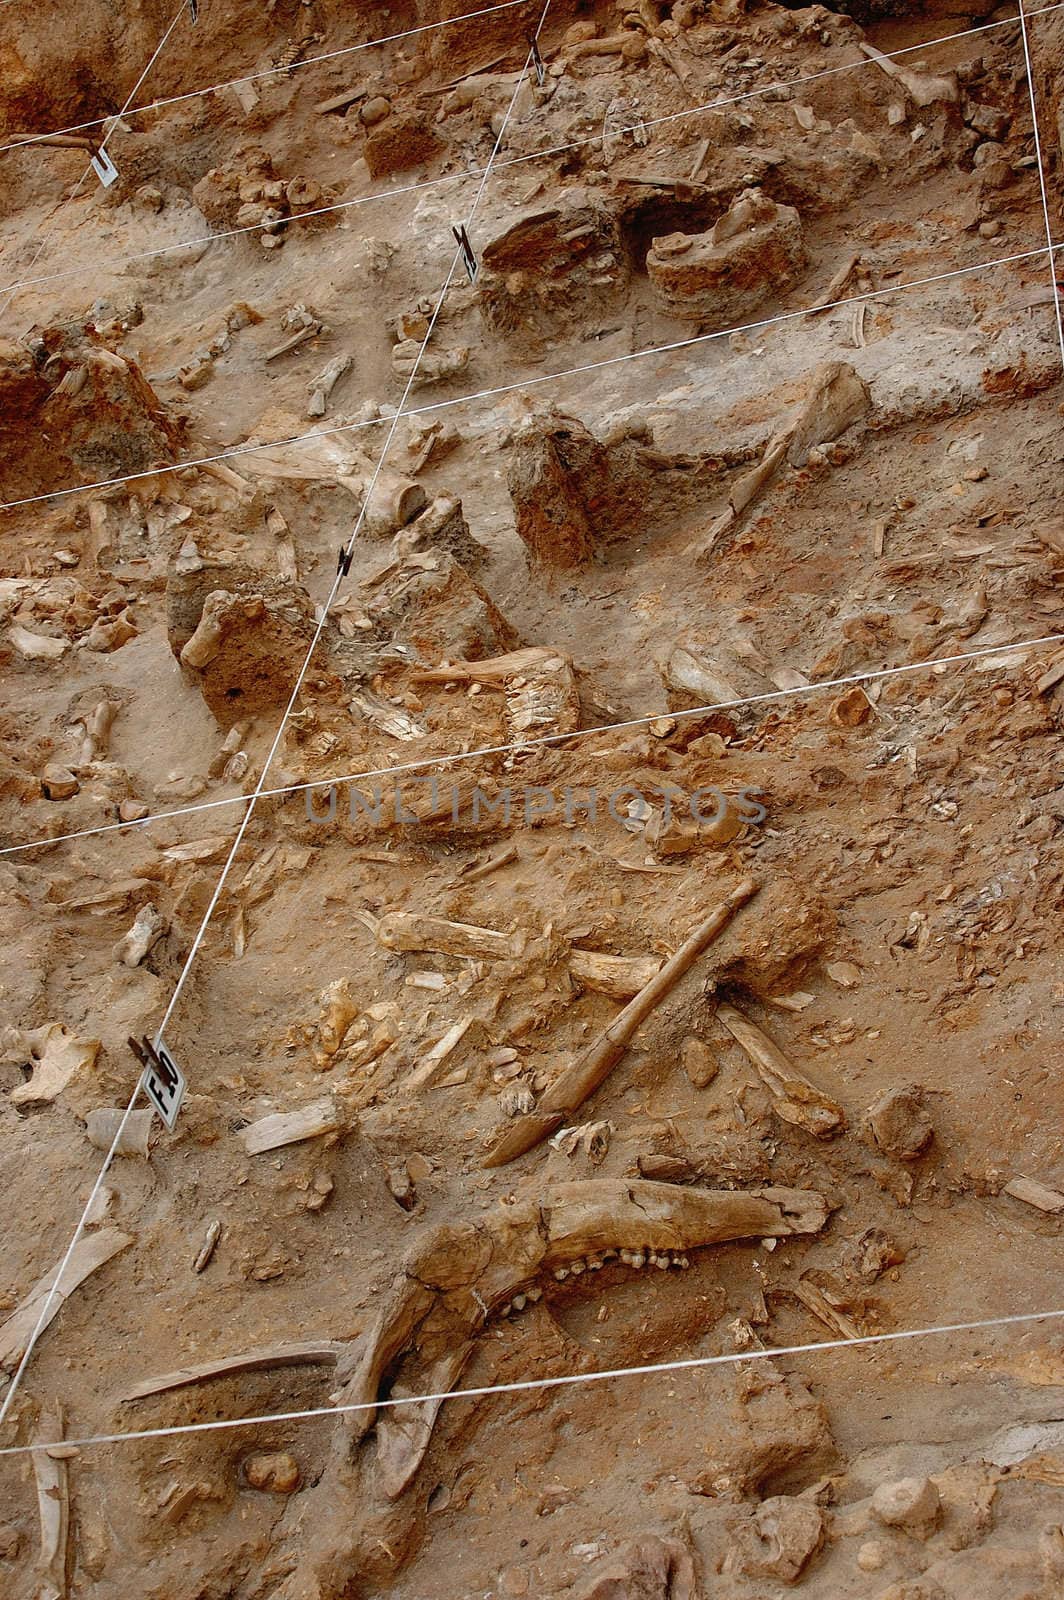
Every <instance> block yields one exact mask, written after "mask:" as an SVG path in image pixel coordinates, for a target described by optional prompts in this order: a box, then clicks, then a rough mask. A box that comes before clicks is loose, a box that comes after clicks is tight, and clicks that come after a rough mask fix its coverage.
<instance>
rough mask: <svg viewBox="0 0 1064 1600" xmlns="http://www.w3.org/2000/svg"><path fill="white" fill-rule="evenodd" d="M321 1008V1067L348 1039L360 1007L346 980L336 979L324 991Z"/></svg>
mask: <svg viewBox="0 0 1064 1600" xmlns="http://www.w3.org/2000/svg"><path fill="white" fill-rule="evenodd" d="M321 1007H322V1015H321V1021H320V1022H319V1023H318V1051H317V1054H318V1056H319V1057H320V1059H319V1062H318V1064H319V1066H321V1065H324V1064H325V1063H326V1062H327V1061H328V1060H329V1059H330V1058H331V1057H332V1056H334V1055H335V1054H336V1052H337V1051H338V1050H339V1048H340V1046H341V1045H342V1044H343V1042H344V1039H345V1038H346V1037H347V1030H348V1028H350V1026H351V1024H352V1022H354V1020H355V1018H356V1017H357V1016H358V1005H357V1004H356V1002H355V999H354V997H353V996H352V994H351V989H350V985H349V984H348V980H347V979H346V978H337V979H335V981H334V982H333V983H330V984H329V987H328V988H327V989H325V990H323V991H322V996H321Z"/></svg>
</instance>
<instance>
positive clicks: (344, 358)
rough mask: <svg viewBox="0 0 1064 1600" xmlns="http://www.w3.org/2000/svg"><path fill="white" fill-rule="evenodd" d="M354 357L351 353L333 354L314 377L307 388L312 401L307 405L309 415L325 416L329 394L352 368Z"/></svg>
mask: <svg viewBox="0 0 1064 1600" xmlns="http://www.w3.org/2000/svg"><path fill="white" fill-rule="evenodd" d="M353 364H354V358H353V357H352V356H349V355H338V356H333V358H332V360H331V361H330V362H328V363H327V364H326V365H325V366H324V367H323V368H322V370H321V371H320V372H319V373H318V376H317V377H316V378H312V379H311V381H310V383H309V384H308V385H307V388H308V389H309V391H310V401H309V404H308V405H307V416H308V417H323V416H324V415H325V408H326V406H327V405H328V403H329V396H330V395H331V394H332V392H333V390H334V389H335V388H336V385H337V384H338V383H339V382H340V379H341V378H342V377H343V376H344V374H345V373H347V372H349V371H350V370H351V367H352V365H353Z"/></svg>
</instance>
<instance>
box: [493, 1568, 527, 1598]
mask: <svg viewBox="0 0 1064 1600" xmlns="http://www.w3.org/2000/svg"><path fill="white" fill-rule="evenodd" d="M499 1588H500V1589H501V1590H502V1592H503V1594H509V1595H514V1596H515V1597H516V1596H519V1595H523V1594H527V1593H528V1573H527V1572H526V1571H525V1569H524V1567H503V1569H502V1571H501V1572H500V1573H499Z"/></svg>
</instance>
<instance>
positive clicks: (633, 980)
mask: <svg viewBox="0 0 1064 1600" xmlns="http://www.w3.org/2000/svg"><path fill="white" fill-rule="evenodd" d="M664 964H665V961H664V957H663V956H611V955H607V954H606V953H605V952H604V951H600V950H574V951H573V953H572V955H571V956H570V957H569V971H570V972H571V973H572V975H573V977H574V978H575V979H576V980H577V982H578V983H580V984H582V985H583V986H584V988H585V989H594V990H595V992H596V993H597V994H608V995H610V996H611V997H612V998H613V999H614V1000H631V999H632V998H633V997H634V996H635V995H637V994H638V993H639V991H640V990H641V989H645V988H646V986H647V984H648V983H649V982H650V980H651V979H652V978H656V977H657V975H658V973H659V972H660V971H661V969H662V967H663V966H664Z"/></svg>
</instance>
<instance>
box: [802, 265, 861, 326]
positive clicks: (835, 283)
mask: <svg viewBox="0 0 1064 1600" xmlns="http://www.w3.org/2000/svg"><path fill="white" fill-rule="evenodd" d="M860 259H861V252H860V251H859V250H851V251H850V254H849V255H848V256H847V257H846V259H845V261H844V262H843V263H842V266H841V267H840V268H839V269H838V271H837V272H835V273H833V274H832V276H831V279H830V280H829V282H828V286H827V288H826V289H825V290H824V297H823V300H822V301H821V303H820V304H819V305H815V306H813V308H812V310H811V311H807V312H806V314H805V315H806V321H809V320H810V319H811V318H813V317H820V316H823V314H824V312H825V311H827V310H829V309H830V307H831V305H832V303H833V301H835V300H836V299H837V298H838V296H839V295H840V294H841V293H842V291H843V289H844V288H845V286H846V284H847V283H848V282H849V280H850V278H851V276H852V275H853V273H854V272H855V271H856V269H857V265H858V263H859V262H860Z"/></svg>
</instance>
